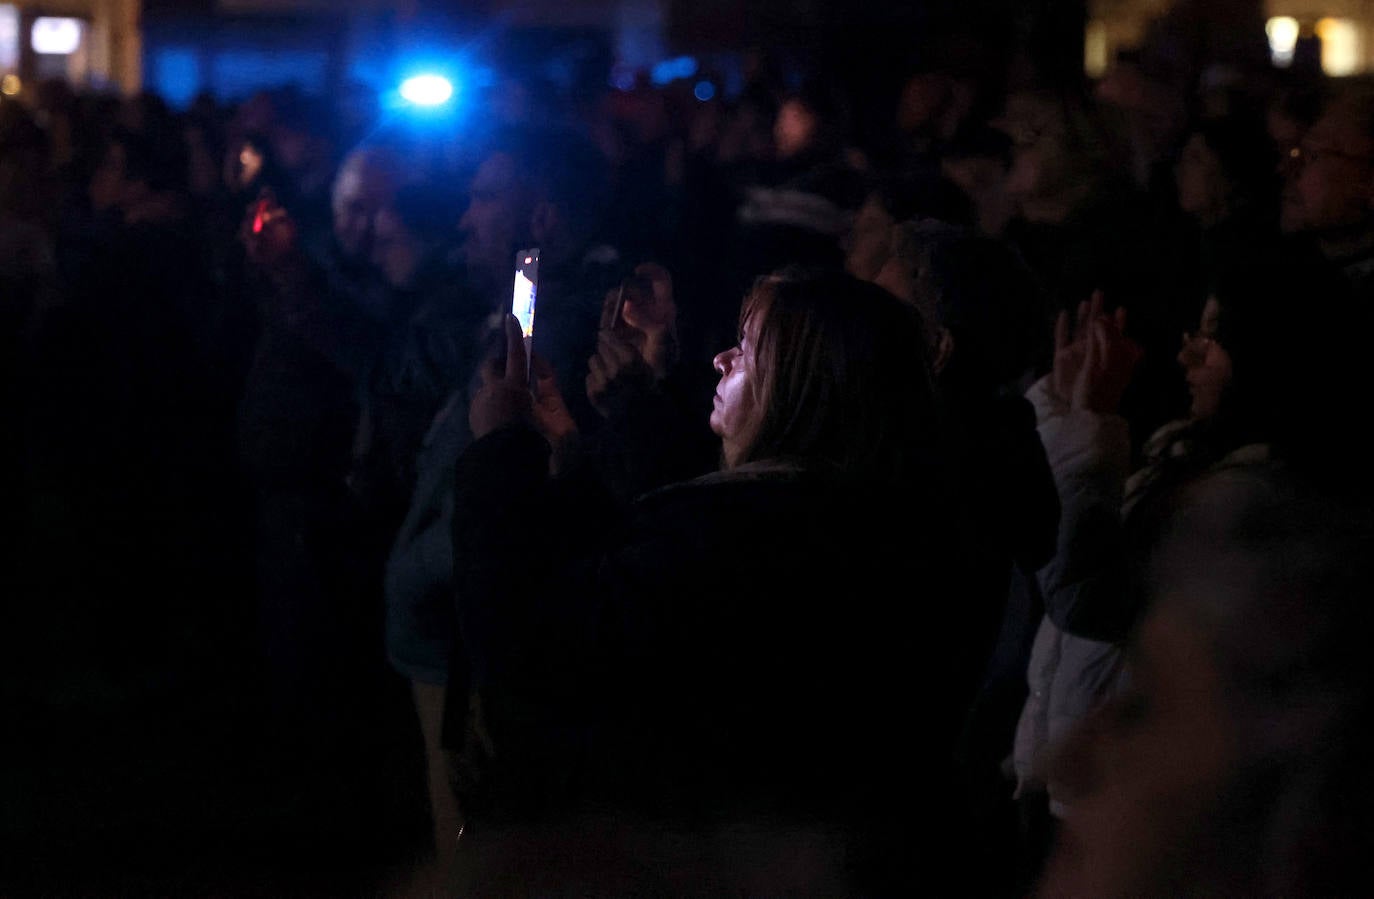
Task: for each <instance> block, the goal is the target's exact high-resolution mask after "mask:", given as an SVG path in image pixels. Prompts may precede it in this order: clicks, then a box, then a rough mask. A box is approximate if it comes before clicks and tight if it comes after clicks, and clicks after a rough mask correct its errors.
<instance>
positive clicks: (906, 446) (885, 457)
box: [740, 269, 938, 482]
mask: <svg viewBox="0 0 1374 899" xmlns="http://www.w3.org/2000/svg"><path fill="white" fill-rule="evenodd" d="M740 322H741V327H744V326H745V325H746V324H749V323H751V322H752V323H753V324H754V326H755V327H756V328H757V335H758V336H757V341H756V346H755V360H754V362H755V370H756V372H757V373H758V381H757V385H756V391H757V393H756V400H757V401H758V407H759V412H758V417H757V419H756V421H755V428H754V433H753V434H752V435H751V436H752V439H750V440H749V441H748V448H747V449H746V451H745V452H744V453H743V454H742V458H741V459H740V461H741V462H750V461H757V460H762V459H784V458H785V459H793V460H799V461H802V462H804V463H812V464H823V465H827V466H830V467H832V468H834V469H835V470H837V471H839V472H840V473H842V474H845V475H847V476H852V477H856V478H862V479H870V480H878V481H891V482H906V481H909V480H911V479H912V478H914V477H916V476H917V474H918V472H919V471H920V470H921V467H922V464H923V462H924V461H927V460H929V459H930V458H931V455H932V454H933V453H934V452H935V451H936V448H937V446H938V424H937V421H936V412H935V394H934V390H933V387H932V383H931V376H930V365H929V358H928V354H927V351H926V347H925V340H924V330H923V326H922V322H921V318H920V313H918V312H917V311H916V310H915V309H913V308H912V307H910V306H908V305H906V304H904V303H903V302H901V301H900V300H898V299H897V298H896V297H894V296H893V295H892V294H890V293H888V292H887V291H886V290H883V289H882V288H881V287H878V286H876V285H874V284H870V283H868V282H866V281H861V280H859V279H858V278H855V277H852V276H851V275H848V274H845V273H843V272H838V271H820V272H809V271H804V270H799V269H788V270H784V271H781V272H778V273H776V274H774V275H771V276H768V277H766V278H763V279H761V280H760V282H759V283H758V284H757V285H756V286H755V288H754V290H753V291H751V293H750V294H749V296H748V297H747V298H746V299H745V302H744V305H743V308H742V310H741V318H740Z"/></svg>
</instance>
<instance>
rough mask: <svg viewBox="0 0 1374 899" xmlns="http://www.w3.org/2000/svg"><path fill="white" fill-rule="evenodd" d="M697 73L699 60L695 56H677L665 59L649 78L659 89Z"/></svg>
mask: <svg viewBox="0 0 1374 899" xmlns="http://www.w3.org/2000/svg"><path fill="white" fill-rule="evenodd" d="M696 73H697V60H696V57H694V56H675V57H673V58H672V59H665V60H664V61H663V62H661V63H659V64H658V65H656V66H654V67H653V70H652V71H651V72H650V73H649V78H650V80H651V81H653V83H654V84H655V85H656V86H657V87H662V86H663V85H665V84H671V83H672V82H674V81H677V80H678V79H681V78H691V77H692V76H693V75H695V74H696Z"/></svg>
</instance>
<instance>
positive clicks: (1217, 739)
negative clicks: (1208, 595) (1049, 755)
mask: <svg viewBox="0 0 1374 899" xmlns="http://www.w3.org/2000/svg"><path fill="white" fill-rule="evenodd" d="M1135 650H1136V654H1135V655H1134V656H1133V657H1132V659H1131V666H1132V667H1131V672H1132V685H1131V687H1130V688H1129V692H1128V693H1127V694H1126V695H1123V696H1121V697H1119V698H1117V699H1114V700H1112V701H1111V702H1110V703H1108V704H1107V705H1106V706H1104V707H1103V708H1101V709H1100V710H1098V711H1097V712H1094V713H1093V714H1092V715H1091V716H1089V717H1088V718H1087V719H1085V720H1084V722H1083V724H1082V725H1081V726H1080V727H1079V728H1078V729H1077V730H1076V731H1075V733H1074V735H1073V736H1072V737H1071V738H1070V739H1069V740H1067V741H1066V742H1065V744H1064V745H1063V747H1062V748H1061V749H1060V751H1059V753H1058V755H1057V756H1056V758H1055V760H1054V762H1053V764H1052V769H1051V774H1050V778H1051V782H1052V783H1053V784H1054V789H1055V795H1056V796H1059V795H1061V793H1062V794H1063V795H1064V796H1065V798H1066V807H1067V812H1066V814H1065V816H1064V818H1063V828H1062V830H1061V832H1060V838H1059V841H1058V843H1057V845H1056V847H1055V851H1054V854H1053V856H1052V857H1051V859H1050V862H1049V864H1048V865H1047V867H1046V874H1045V878H1044V880H1043V881H1042V883H1041V887H1040V890H1039V891H1038V893H1037V895H1038V896H1039V897H1042V899H1045V897H1072V896H1167V895H1179V894H1180V890H1179V889H1178V888H1179V886H1180V885H1181V883H1188V884H1189V885H1190V886H1194V887H1196V886H1197V885H1198V884H1197V878H1198V877H1199V875H1200V874H1201V873H1202V872H1201V871H1200V869H1199V867H1198V865H1199V863H1201V864H1204V865H1205V864H1207V863H1208V862H1212V863H1215V862H1217V861H1219V860H1217V859H1212V858H1208V856H1207V855H1206V851H1207V850H1206V849H1205V848H1201V849H1200V848H1199V847H1203V846H1204V845H1205V840H1206V837H1207V836H1208V831H1209V830H1210V828H1209V827H1208V824H1209V822H1210V821H1211V820H1212V813H1213V811H1214V809H1215V808H1217V806H1218V804H1219V802H1220V800H1219V798H1218V797H1219V794H1220V793H1221V792H1222V791H1221V789H1220V788H1221V787H1222V785H1223V784H1224V783H1225V782H1226V778H1227V775H1228V772H1229V771H1230V769H1231V766H1232V764H1233V763H1234V761H1235V760H1236V759H1237V758H1238V757H1239V755H1240V745H1241V743H1240V740H1239V739H1238V738H1237V734H1236V728H1235V725H1234V724H1233V719H1232V718H1231V717H1230V716H1229V715H1228V711H1227V704H1226V701H1225V694H1224V691H1223V685H1222V680H1221V676H1220V674H1219V672H1218V669H1217V666H1216V663H1215V662H1214V661H1213V655H1212V654H1213V650H1212V648H1211V647H1210V646H1209V645H1208V643H1207V641H1206V638H1205V631H1204V629H1202V628H1200V627H1199V626H1198V624H1197V623H1196V622H1195V621H1193V620H1191V619H1190V618H1188V617H1186V616H1185V615H1184V613H1182V612H1181V611H1174V607H1173V606H1172V605H1171V604H1170V603H1168V602H1167V601H1166V602H1163V603H1161V606H1160V608H1159V609H1158V610H1157V611H1155V612H1153V613H1151V614H1150V615H1149V617H1148V618H1147V619H1146V621H1145V622H1144V624H1143V626H1142V629H1141V632H1140V636H1139V640H1138V642H1137V644H1136V646H1135ZM1222 861H1224V860H1222ZM1184 892H1186V891H1184ZM1203 892H1204V893H1205V892H1206V891H1205V890H1203Z"/></svg>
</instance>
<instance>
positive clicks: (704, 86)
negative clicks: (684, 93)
mask: <svg viewBox="0 0 1374 899" xmlns="http://www.w3.org/2000/svg"><path fill="white" fill-rule="evenodd" d="M715 95H716V86H715V85H714V84H712V83H711V82H709V81H698V82H697V86H696V87H694V88H692V96H694V97H696V98H697V99H698V100H700V101H701V102H703V103H705V102H706V101H707V100H710V99H712V98H713V97H715Z"/></svg>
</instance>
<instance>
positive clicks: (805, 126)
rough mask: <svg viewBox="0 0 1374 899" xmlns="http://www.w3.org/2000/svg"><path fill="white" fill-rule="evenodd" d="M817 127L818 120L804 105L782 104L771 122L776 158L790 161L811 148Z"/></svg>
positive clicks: (796, 102)
mask: <svg viewBox="0 0 1374 899" xmlns="http://www.w3.org/2000/svg"><path fill="white" fill-rule="evenodd" d="M819 126H820V120H819V119H817V118H816V115H815V113H813V112H812V111H811V110H809V109H807V108H806V106H805V105H804V104H802V103H800V102H798V101H797V100H788V101H787V102H786V103H784V104H782V108H781V109H779V110H778V117H777V119H776V120H775V121H774V122H773V143H774V146H775V147H776V148H777V152H778V158H780V159H791V158H792V157H793V156H796V155H797V154H798V153H801V152H802V151H803V150H805V149H806V148H807V147H809V146H811V142H812V141H813V140H814V139H815V137H816V129H817V128H818V127H819Z"/></svg>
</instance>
